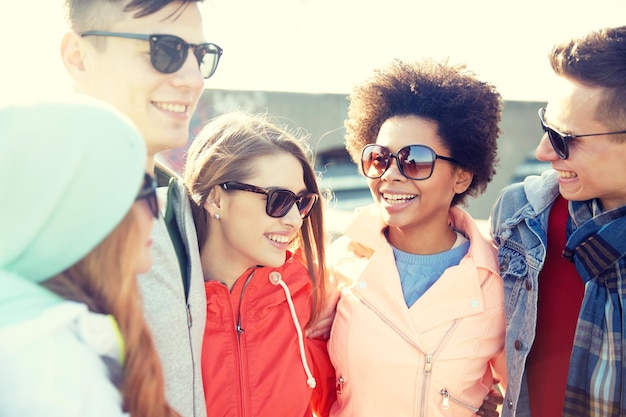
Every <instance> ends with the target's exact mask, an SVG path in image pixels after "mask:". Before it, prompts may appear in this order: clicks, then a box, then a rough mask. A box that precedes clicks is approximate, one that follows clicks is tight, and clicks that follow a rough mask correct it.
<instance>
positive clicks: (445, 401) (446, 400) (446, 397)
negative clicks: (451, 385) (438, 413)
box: [441, 388, 450, 410]
mask: <svg viewBox="0 0 626 417" xmlns="http://www.w3.org/2000/svg"><path fill="white" fill-rule="evenodd" d="M441 395H443V401H442V403H441V408H443V409H444V410H447V409H448V408H450V393H449V392H448V390H447V389H445V388H444V389H442V390H441Z"/></svg>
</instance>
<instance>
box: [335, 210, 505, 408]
mask: <svg viewBox="0 0 626 417" xmlns="http://www.w3.org/2000/svg"><path fill="white" fill-rule="evenodd" d="M450 222H451V224H452V225H453V226H454V227H455V228H457V229H458V230H462V231H464V232H465V233H466V235H467V236H468V237H469V239H470V249H469V252H468V254H467V255H466V256H465V257H464V258H463V259H462V261H461V263H460V264H459V265H457V266H454V267H451V268H448V269H447V270H446V271H445V272H444V274H443V275H442V276H441V277H440V278H439V279H438V281H437V282H436V283H435V284H434V285H433V286H432V287H431V288H430V289H429V290H428V291H427V292H426V293H425V294H424V295H423V296H422V297H421V298H419V299H418V300H417V301H416V302H415V304H413V306H412V307H411V308H407V306H406V304H405V302H404V297H403V294H402V288H401V286H400V277H399V275H398V271H397V269H396V265H395V260H394V256H393V252H392V248H391V246H390V245H389V243H388V242H387V240H386V238H385V236H384V234H383V233H382V232H383V230H384V227H385V225H384V223H383V221H382V219H381V218H380V216H379V214H378V210H377V208H376V207H375V206H370V207H367V208H365V209H363V210H361V211H360V212H358V213H357V216H356V218H355V220H354V221H353V223H352V224H351V225H350V226H349V227H348V229H347V231H346V234H345V236H342V237H341V238H339V239H338V240H337V241H336V242H334V243H333V245H332V246H331V247H330V250H329V251H328V253H329V255H330V258H331V259H330V261H331V266H332V269H333V274H334V279H335V283H336V284H337V287H338V288H339V290H340V291H341V298H340V300H339V303H338V305H337V314H336V316H335V322H334V324H333V328H332V332H331V336H330V342H329V349H330V355H331V359H332V362H333V365H334V367H335V369H336V375H337V384H336V386H337V402H336V403H335V404H334V406H333V408H332V410H331V416H333V417H338V416H340V417H346V416H358V417H367V416H377V417H379V416H428V417H432V416H455V417H459V416H475V413H476V411H477V409H478V408H479V407H480V405H481V404H482V402H483V399H484V397H485V395H487V393H488V392H489V390H490V389H491V386H492V368H493V370H494V371H495V376H496V377H497V378H499V379H500V380H502V381H503V383H504V384H505V383H506V381H504V378H506V371H505V368H504V367H505V361H504V330H505V318H504V301H503V287H502V281H501V279H500V277H499V275H498V273H497V271H498V269H497V266H498V263H497V257H496V251H495V249H494V248H493V246H492V245H491V244H490V243H489V242H488V241H487V240H486V239H485V238H484V237H483V236H482V235H481V234H480V232H479V230H478V228H477V226H476V224H475V222H474V221H473V219H472V218H471V217H470V215H469V214H468V213H466V212H465V211H464V210H462V209H460V208H458V207H454V208H452V209H451V210H450Z"/></svg>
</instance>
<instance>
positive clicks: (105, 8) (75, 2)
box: [65, 0, 203, 32]
mask: <svg viewBox="0 0 626 417" xmlns="http://www.w3.org/2000/svg"><path fill="white" fill-rule="evenodd" d="M202 1H203V0H65V17H66V19H67V22H68V24H69V25H70V27H71V28H72V29H73V30H74V31H76V32H84V31H87V30H93V29H97V30H104V29H107V28H108V26H109V25H110V23H111V22H114V21H116V20H117V18H118V17H119V15H120V14H122V13H133V17H134V18H135V19H138V18H140V17H144V16H149V15H151V14H153V13H156V12H158V11H159V10H161V9H163V8H164V7H165V6H167V5H168V4H170V3H180V8H179V10H180V9H183V8H184V7H186V6H187V4H188V3H198V2H202ZM116 12H117V13H116Z"/></svg>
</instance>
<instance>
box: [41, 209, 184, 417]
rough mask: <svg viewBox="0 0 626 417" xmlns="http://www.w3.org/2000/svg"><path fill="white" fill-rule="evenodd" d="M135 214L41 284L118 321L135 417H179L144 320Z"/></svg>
mask: <svg viewBox="0 0 626 417" xmlns="http://www.w3.org/2000/svg"><path fill="white" fill-rule="evenodd" d="M135 213H136V212H135V211H134V210H132V209H131V210H130V211H129V212H128V214H127V215H126V217H124V219H123V220H122V222H121V223H120V224H119V225H118V226H117V227H116V228H115V229H114V230H113V231H112V232H111V233H110V234H109V235H108V236H107V237H106V238H105V239H104V240H103V241H102V242H101V243H100V244H99V245H98V246H96V247H95V248H94V249H93V250H92V251H91V252H89V254H87V255H86V256H85V257H84V258H83V259H81V260H80V261H78V262H77V263H76V264H74V265H72V266H71V267H70V268H68V269H66V270H65V271H63V272H61V273H60V274H58V275H56V276H54V277H52V278H50V279H48V280H47V281H45V282H43V283H42V285H43V286H44V287H46V288H48V289H50V290H51V291H53V292H55V293H57V294H59V295H60V296H62V297H64V298H66V299H68V300H74V301H78V302H81V303H84V304H86V305H87V306H88V307H89V310H90V311H93V312H95V313H100V314H111V315H112V316H113V317H115V319H116V321H117V324H118V326H119V328H120V332H121V334H122V337H123V338H124V344H125V352H124V353H125V363H124V372H123V382H122V387H121V394H122V398H123V409H124V411H126V412H129V413H130V415H132V416H133V417H141V416H146V417H148V416H149V417H156V416H162V417H170V416H178V414H177V413H176V412H175V411H174V410H173V409H172V408H171V407H170V406H169V405H168V404H167V402H166V400H165V392H164V379H163V372H162V369H161V362H160V360H159V357H158V354H157V352H156V349H155V346H154V342H153V340H152V336H151V334H150V330H149V329H148V325H147V324H146V321H145V319H144V316H143V310H142V303H141V296H140V293H139V287H138V285H137V277H136V274H135V267H136V265H135V264H136V262H135V260H136V259H137V257H138V256H139V253H138V249H137V248H139V247H140V246H141V245H140V242H139V239H140V234H139V230H138V225H137V222H136V220H135V216H136V214H135Z"/></svg>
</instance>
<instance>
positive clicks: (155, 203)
mask: <svg viewBox="0 0 626 417" xmlns="http://www.w3.org/2000/svg"><path fill="white" fill-rule="evenodd" d="M156 189H157V182H156V180H155V179H154V178H153V177H152V176H151V175H150V174H145V175H144V177H143V185H142V186H141V190H139V193H138V194H137V198H135V201H138V200H141V199H145V200H146V204H148V208H149V209H150V212H151V213H152V215H153V216H154V218H155V219H158V218H159V199H158V198H157V194H156Z"/></svg>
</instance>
